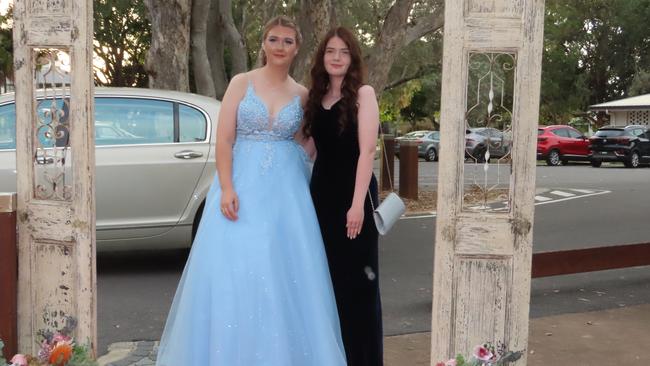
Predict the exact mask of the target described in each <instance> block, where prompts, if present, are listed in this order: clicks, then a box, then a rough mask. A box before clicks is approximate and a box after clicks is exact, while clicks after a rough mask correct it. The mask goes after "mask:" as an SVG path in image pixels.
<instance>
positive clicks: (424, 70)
mask: <svg viewBox="0 0 650 366" xmlns="http://www.w3.org/2000/svg"><path fill="white" fill-rule="evenodd" d="M431 72H432V65H424V66H421V67H420V68H418V69H417V70H416V71H415V72H414V73H412V74H410V75H405V73H402V76H401V77H400V78H399V79H396V80H393V81H390V82H389V83H387V84H386V87H384V90H389V89H393V88H395V87H398V86H400V85H402V84H404V83H407V82H409V81H411V80H415V79H419V78H421V77H423V76H425V75H427V74H429V73H431Z"/></svg>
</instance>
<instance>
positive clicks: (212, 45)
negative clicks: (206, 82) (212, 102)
mask: <svg viewBox="0 0 650 366" xmlns="http://www.w3.org/2000/svg"><path fill="white" fill-rule="evenodd" d="M219 13H220V8H219V0H212V1H211V4H210V15H209V17H208V32H207V53H208V61H209V62H210V70H211V73H212V74H211V75H212V81H213V82H214V90H215V95H216V97H217V99H219V100H221V99H222V98H223V95H224V94H225V92H226V87H227V86H228V76H227V75H226V65H225V64H224V60H223V53H224V52H223V51H224V32H223V26H222V24H221V16H220V15H219Z"/></svg>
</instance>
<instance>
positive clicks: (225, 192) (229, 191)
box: [216, 74, 247, 221]
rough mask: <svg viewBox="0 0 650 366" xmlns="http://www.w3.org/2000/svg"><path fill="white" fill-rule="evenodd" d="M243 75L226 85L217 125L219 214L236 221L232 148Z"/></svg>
mask: <svg viewBox="0 0 650 366" xmlns="http://www.w3.org/2000/svg"><path fill="white" fill-rule="evenodd" d="M246 82H247V77H246V75H245V74H239V75H235V77H233V78H232V80H231V81H230V84H228V88H227V89H226V93H225V94H224V96H223V100H222V102H221V110H220V111H219V123H218V125H217V142H216V163H217V171H218V172H219V174H218V175H219V184H220V185H221V212H222V213H223V215H224V216H226V217H227V218H228V219H229V220H233V221H234V220H237V211H238V210H239V199H238V198H237V193H235V190H234V188H233V184H232V147H233V145H234V143H235V137H236V127H237V107H238V106H239V101H240V100H241V98H242V97H243V95H244V93H245V91H246Z"/></svg>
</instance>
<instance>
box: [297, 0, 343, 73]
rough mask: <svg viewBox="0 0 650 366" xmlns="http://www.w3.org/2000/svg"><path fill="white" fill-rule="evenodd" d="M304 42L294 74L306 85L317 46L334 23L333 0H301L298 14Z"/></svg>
mask: <svg viewBox="0 0 650 366" xmlns="http://www.w3.org/2000/svg"><path fill="white" fill-rule="evenodd" d="M297 18H298V21H299V26H300V30H301V31H302V36H303V43H302V44H301V45H300V50H299V51H298V55H297V56H296V59H295V60H294V62H293V71H292V74H293V76H294V78H295V79H296V81H298V82H302V83H303V84H305V85H306V83H308V81H309V68H310V67H311V62H312V58H313V55H314V53H315V52H316V47H318V43H319V42H320V41H321V39H322V38H323V37H325V34H326V33H327V32H328V31H329V30H330V28H331V27H332V26H333V25H334V23H333V22H334V19H335V15H334V5H333V4H332V0H301V1H300V14H299V15H298V17H297Z"/></svg>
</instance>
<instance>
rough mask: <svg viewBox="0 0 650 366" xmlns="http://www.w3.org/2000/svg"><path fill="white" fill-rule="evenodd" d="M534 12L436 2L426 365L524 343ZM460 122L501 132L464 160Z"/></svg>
mask: <svg viewBox="0 0 650 366" xmlns="http://www.w3.org/2000/svg"><path fill="white" fill-rule="evenodd" d="M543 17H544V2H543V0H491V1H485V0H462V1H458V0H447V1H446V2H445V29H444V57H443V83H442V110H441V121H442V123H441V135H442V136H441V139H440V141H441V145H442V146H441V154H440V156H444V159H441V160H440V165H439V169H440V173H439V182H438V208H437V212H438V214H437V223H436V249H435V264H434V266H435V268H434V288H433V310H432V311H433V314H432V315H433V319H432V332H431V338H432V346H431V347H432V348H431V364H432V365H435V363H436V361H444V360H446V359H448V358H451V357H455V355H456V354H458V353H461V354H463V355H466V356H467V355H469V354H471V351H472V348H473V347H474V346H475V345H477V344H482V343H483V342H492V343H494V344H495V345H496V343H498V342H501V343H504V344H505V345H506V346H507V347H508V348H509V349H511V350H515V351H516V350H525V349H526V347H527V343H528V315H529V298H530V268H531V254H532V228H533V212H534V195H535V164H536V161H535V159H536V157H535V154H536V150H535V149H536V138H537V121H538V110H539V89H540V73H541V55H542V37H543ZM467 127H495V128H497V129H499V130H501V131H504V132H503V133H502V134H500V135H499V137H492V138H489V139H488V140H489V143H490V144H492V145H493V147H494V149H495V150H494V151H492V150H488V151H489V153H488V154H485V153H480V154H478V156H477V155H476V153H473V154H475V155H474V156H471V155H472V154H469V155H470V160H472V158H476V159H475V160H473V161H475V162H474V163H471V162H470V163H464V162H463V157H464V156H465V150H466V147H465V146H466V141H465V129H466V128H467ZM470 144H471V143H468V146H469V145H470ZM499 149H505V150H502V151H505V152H506V153H505V155H504V156H502V157H499V158H498V159H496V160H495V159H494V157H493V156H494V155H495V152H497V151H499ZM490 158H492V163H491V164H484V163H482V161H483V160H490ZM504 172H505V174H504ZM476 196H479V197H476ZM464 200H465V201H464ZM504 202H505V203H504ZM514 364H516V365H525V364H526V354H525V352H524V356H523V357H522V358H521V359H520V360H519V361H517V362H516V363H514Z"/></svg>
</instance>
